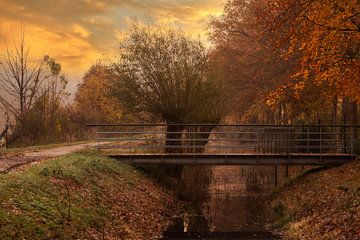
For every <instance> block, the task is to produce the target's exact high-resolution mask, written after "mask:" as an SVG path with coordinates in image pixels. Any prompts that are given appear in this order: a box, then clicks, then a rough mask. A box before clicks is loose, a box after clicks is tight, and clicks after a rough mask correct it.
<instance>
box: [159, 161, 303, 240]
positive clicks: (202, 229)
mask: <svg viewBox="0 0 360 240" xmlns="http://www.w3.org/2000/svg"><path fill="white" fill-rule="evenodd" d="M300 171H301V167H292V168H290V174H298V173H299V172H300ZM284 172H285V168H284V167H282V168H281V167H279V168H278V169H277V173H278V180H277V181H279V182H281V181H284V179H285V173H284ZM274 174H275V171H274V167H273V166H215V167H212V174H211V179H210V182H209V185H208V186H206V188H207V191H208V193H209V194H208V196H207V197H206V198H204V199H202V202H201V203H202V204H195V205H196V206H201V207H196V208H195V209H191V210H188V211H187V212H186V213H185V214H184V216H183V218H182V219H177V221H176V223H175V224H174V225H173V226H171V227H170V228H169V229H168V231H167V232H166V233H165V234H164V237H165V239H194V238H195V239H196V238H201V239H277V238H276V237H274V236H272V235H271V234H270V233H269V229H270V226H271V217H270V215H271V214H270V208H269V206H268V203H267V202H268V201H267V200H268V198H269V195H270V193H271V191H272V190H273V189H274V187H275V181H276V180H275V175H274ZM198 200H199V199H198ZM199 201H201V200H199Z"/></svg>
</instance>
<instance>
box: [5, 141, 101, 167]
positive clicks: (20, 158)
mask: <svg viewBox="0 0 360 240" xmlns="http://www.w3.org/2000/svg"><path fill="white" fill-rule="evenodd" d="M96 144H97V143H94V142H93V143H83V144H77V145H71V146H66V147H57V148H52V149H44V150H39V151H32V152H27V153H22V154H19V155H12V156H6V155H5V156H0V174H1V173H7V172H11V171H12V170H14V169H17V168H19V167H21V166H24V165H27V164H31V163H33V162H37V161H40V160H44V159H49V158H54V157H59V156H63V155H66V154H69V153H72V152H75V151H78V150H81V149H85V148H88V147H94V146H96Z"/></svg>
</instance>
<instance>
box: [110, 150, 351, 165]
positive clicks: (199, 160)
mask: <svg viewBox="0 0 360 240" xmlns="http://www.w3.org/2000/svg"><path fill="white" fill-rule="evenodd" d="M108 156H109V157H112V158H115V159H118V160H120V161H122V162H125V163H130V164H173V165H176V164H184V165H281V164H287V165H322V166H324V165H337V164H343V163H345V162H347V161H351V160H354V159H355V157H356V155H353V154H326V153H323V154H319V153H306V154H303V153H292V154H290V155H287V154H253V153H252V154H242V153H238V154H108Z"/></svg>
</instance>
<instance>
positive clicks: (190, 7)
mask: <svg viewBox="0 0 360 240" xmlns="http://www.w3.org/2000/svg"><path fill="white" fill-rule="evenodd" d="M224 1H225V0H198V1H190V0H166V1H165V0H160V1H159V0H31V1H30V0H0V50H1V48H2V47H3V45H2V44H3V43H4V41H7V42H11V41H12V36H11V35H9V33H12V35H16V34H17V31H16V30H17V29H19V26H20V24H21V23H23V24H24V25H25V28H26V36H27V41H28V43H29V44H30V45H31V49H32V51H33V52H35V53H37V54H41V53H42V52H44V51H45V52H50V53H51V55H52V56H53V57H55V58H56V59H57V60H58V61H60V62H61V64H62V65H63V69H64V71H65V72H67V73H68V74H70V75H73V76H75V75H76V76H79V75H81V74H83V73H84V72H85V71H86V70H87V69H88V68H89V67H90V65H91V64H93V63H94V62H95V61H96V60H97V59H98V58H99V57H101V56H102V54H103V53H109V52H111V51H113V49H114V48H116V47H117V42H118V41H119V40H120V39H122V38H123V37H124V36H123V30H124V29H126V28H127V27H128V23H129V21H128V19H137V20H138V21H145V22H146V21H154V22H158V23H175V22H176V23H177V24H179V25H180V26H183V28H184V29H185V30H187V31H189V32H192V33H195V34H198V35H202V36H204V34H202V33H203V32H204V30H203V28H204V23H205V22H206V18H207V16H208V15H209V14H215V15H217V14H219V13H220V11H221V9H222V5H221V4H222V2H224Z"/></svg>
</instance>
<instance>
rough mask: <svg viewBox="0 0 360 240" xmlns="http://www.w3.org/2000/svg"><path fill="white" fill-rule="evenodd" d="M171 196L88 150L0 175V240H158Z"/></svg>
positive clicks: (172, 205) (174, 206) (172, 208)
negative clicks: (21, 170) (20, 170)
mask: <svg viewBox="0 0 360 240" xmlns="http://www.w3.org/2000/svg"><path fill="white" fill-rule="evenodd" d="M177 207H178V206H177V204H176V202H175V199H174V198H173V196H172V194H170V193H167V192H165V191H164V190H163V189H161V188H160V187H159V186H158V185H157V184H155V183H154V182H152V181H151V180H149V179H148V178H146V177H145V176H144V175H143V174H142V173H140V172H139V171H137V170H135V169H134V168H132V167H130V166H127V165H124V164H121V163H119V162H117V161H115V160H112V159H108V158H106V157H103V156H101V155H99V153H98V152H97V151H95V150H86V151H82V152H77V153H73V154H70V155H67V156H64V157H60V158H57V159H54V160H51V161H46V162H43V163H40V164H38V165H34V166H31V167H29V168H27V169H26V170H25V171H23V172H17V173H12V174H4V175H0V239H156V238H157V237H158V236H159V235H160V234H161V231H162V230H163V229H164V227H165V226H166V225H167V224H169V219H170V217H171V215H172V214H174V213H176V212H177Z"/></svg>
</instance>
